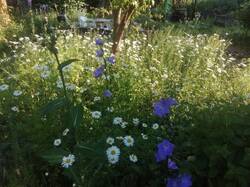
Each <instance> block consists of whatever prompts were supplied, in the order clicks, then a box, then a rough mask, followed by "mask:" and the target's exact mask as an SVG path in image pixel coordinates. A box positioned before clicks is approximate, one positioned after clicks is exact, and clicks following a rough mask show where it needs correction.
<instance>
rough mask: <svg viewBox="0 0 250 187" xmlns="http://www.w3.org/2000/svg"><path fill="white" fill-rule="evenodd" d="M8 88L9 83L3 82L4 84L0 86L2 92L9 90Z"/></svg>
mask: <svg viewBox="0 0 250 187" xmlns="http://www.w3.org/2000/svg"><path fill="white" fill-rule="evenodd" d="M8 89H9V85H7V84H2V85H1V86H0V92H2V91H5V90H8Z"/></svg>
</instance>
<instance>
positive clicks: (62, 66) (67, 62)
mask: <svg viewBox="0 0 250 187" xmlns="http://www.w3.org/2000/svg"><path fill="white" fill-rule="evenodd" d="M76 61H79V60H78V59H69V60H66V61H64V62H63V63H61V64H60V65H59V67H58V69H59V70H62V69H63V68H64V67H66V66H68V65H70V64H71V63H73V62H76Z"/></svg>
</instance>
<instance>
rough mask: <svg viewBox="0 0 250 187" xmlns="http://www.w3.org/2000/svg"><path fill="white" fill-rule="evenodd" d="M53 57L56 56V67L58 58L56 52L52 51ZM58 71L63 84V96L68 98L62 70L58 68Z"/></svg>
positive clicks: (58, 63) (58, 62)
mask: <svg viewBox="0 0 250 187" xmlns="http://www.w3.org/2000/svg"><path fill="white" fill-rule="evenodd" d="M54 55H55V57H56V62H57V65H58V67H60V61H59V58H58V55H57V54H56V53H54ZM59 73H60V78H61V81H62V84H63V91H64V96H65V97H66V98H67V99H68V95H67V89H66V85H65V79H64V75H63V71H62V69H59Z"/></svg>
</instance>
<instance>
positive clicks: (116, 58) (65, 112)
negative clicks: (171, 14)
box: [0, 0, 250, 187]
mask: <svg viewBox="0 0 250 187" xmlns="http://www.w3.org/2000/svg"><path fill="white" fill-rule="evenodd" d="M0 2H1V1H0ZM105 2H106V1H105ZM107 2H108V1H107ZM121 2H123V3H121ZM166 2H167V1H166ZM32 3H33V4H32ZM47 3H48V6H52V5H51V3H52V2H50V1H48V2H47ZM64 3H65V5H67V7H68V11H69V12H70V10H71V12H72V11H73V10H74V11H75V5H78V4H77V3H79V2H78V1H75V3H76V4H72V2H71V1H69V2H68V1H65V2H64ZM85 3H87V4H88V3H89V2H87V1H86V2H85ZM92 3H93V2H92ZM130 3H132V4H130ZM149 4H150V2H149V1H145V3H143V4H140V1H135V0H133V1H131V2H127V1H110V4H109V3H107V4H105V5H103V6H104V9H105V8H106V9H107V10H108V9H109V8H110V6H111V8H113V9H112V10H113V12H115V11H117V10H118V8H119V7H123V8H122V9H121V10H120V11H123V12H121V15H123V14H124V15H127V16H128V17H127V18H126V21H127V22H124V24H125V25H124V26H121V25H120V26H117V28H116V29H114V31H116V32H117V33H113V34H112V31H113V29H111V33H108V32H109V31H108V30H107V28H108V27H105V29H106V30H105V29H104V30H103V28H101V29H100V28H97V29H88V30H87V31H82V30H79V29H76V28H71V27H72V26H71V27H70V28H68V27H65V25H61V23H57V22H56V19H57V18H56V17H55V15H54V10H53V11H52V10H49V11H48V12H47V13H35V2H32V1H28V4H27V7H28V12H27V15H26V17H25V16H24V17H22V18H16V17H15V16H16V15H14V14H13V18H11V19H14V20H13V21H12V22H11V23H7V26H4V27H3V28H2V30H0V36H1V35H2V38H3V39H1V37H0V41H1V42H0V50H1V51H0V135H1V136H0V186H3V187H29V186H30V187H40V186H41V187H43V186H44V187H50V186H51V187H57V186H58V187H59V186H60V187H64V186H65V187H69V186H79V187H106V186H107V187H142V186H143V187H161V186H163V187H192V186H193V187H248V186H250V183H249V176H250V105H249V104H250V84H249V82H250V76H249V75H250V74H249V73H250V67H249V63H250V56H244V57H241V58H240V57H238V56H237V55H235V54H234V53H232V52H230V50H229V49H230V47H232V46H234V45H236V44H235V41H234V39H233V36H235V31H232V32H231V33H230V31H228V30H229V28H228V27H225V28H217V29H218V30H216V32H214V31H212V30H210V32H208V29H207V31H206V32H204V30H201V27H202V25H204V24H208V22H209V20H205V21H204V20H202V18H200V20H198V19H197V17H196V18H195V19H196V20H195V19H194V21H188V20H187V21H185V22H184V21H180V22H178V23H172V22H171V21H170V22H165V21H164V22H162V21H159V20H157V19H156V18H152V20H151V22H149V20H146V21H145V20H144V21H141V19H145V18H143V15H147V14H148V10H150V11H152V12H153V7H157V6H158V4H157V3H156V4H153V5H152V4H150V5H149ZM0 5H1V4H0ZM60 5H61V4H60V3H59V4H58V5H57V6H58V7H59V8H60ZM90 5H91V6H94V5H92V4H91V3H90V4H89V5H88V6H90ZM159 5H160V4H159ZM32 6H33V7H32ZM44 6H45V5H44ZM186 6H188V5H186ZM190 6H191V5H190ZM199 6H201V7H202V6H204V5H203V4H202V3H201V4H199ZM199 6H197V7H199ZM214 6H215V5H214ZM72 7H74V9H73V8H72ZM117 7H118V8H117ZM131 7H133V8H135V9H132V8H131ZM136 7H137V8H138V12H137V13H135V14H131V20H130V18H129V15H130V14H129V13H130V11H135V12H136V11H137V9H136ZM43 8H44V9H45V8H46V7H43ZM70 8H72V9H70ZM148 8H150V9H148ZM86 9H87V10H88V8H86ZM200 9H201V10H203V9H202V8H200ZM87 10H86V12H87V13H86V14H87V15H88V14H89V15H88V16H92V17H93V15H94V16H96V17H97V16H100V13H99V12H98V11H99V10H100V9H99V8H97V9H96V10H95V11H96V12H95V11H94V12H92V13H91V14H90V13H88V11H87ZM235 11H236V10H235ZM78 13H79V12H78ZM201 13H202V12H201ZM75 14H76V13H75ZM75 14H74V15H71V17H69V18H70V19H73V18H72V17H73V16H75ZM160 14H162V13H160ZM112 15H113V16H115V15H116V14H112ZM132 15H133V16H132ZM167 15H168V14H167ZM10 17H11V16H10ZM43 17H46V19H45V20H44V18H43ZM31 18H32V19H31ZM164 19H165V18H164ZM21 20H22V21H21ZM53 20H54V21H53ZM134 20H135V21H134ZM104 21H106V20H104ZM124 21H125V17H124ZM130 21H131V23H130V24H128V23H129V22H130ZM140 21H141V23H140ZM58 22H59V21H58ZM137 22H139V23H137ZM65 23H67V22H65ZM65 23H64V24H65ZM121 23H122V21H121ZM121 23H120V24H121ZM149 23H151V24H153V25H154V26H151V25H150V24H149ZM71 24H72V23H71ZM86 24H87V23H86ZM127 24H128V26H129V27H128V28H127V27H126V25H127ZM159 24H160V26H159ZM38 25H40V26H38ZM118 25H119V24H118ZM213 28H214V27H213ZM0 29H1V27H0ZM122 29H124V31H122ZM230 29H234V28H231V27H230ZM28 30H29V31H31V32H29V31H28ZM119 31H120V32H119ZM121 31H122V32H121ZM225 32H226V33H227V32H229V33H227V34H225ZM114 34H116V37H113V36H114ZM117 36H119V37H117ZM246 38H247V36H246ZM247 39H249V38H247ZM247 39H246V40H247ZM249 41H250V40H249ZM114 43H115V45H114Z"/></svg>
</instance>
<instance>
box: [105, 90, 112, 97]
mask: <svg viewBox="0 0 250 187" xmlns="http://www.w3.org/2000/svg"><path fill="white" fill-rule="evenodd" d="M103 95H104V97H112V92H111V91H110V90H105V91H104V93H103Z"/></svg>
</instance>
